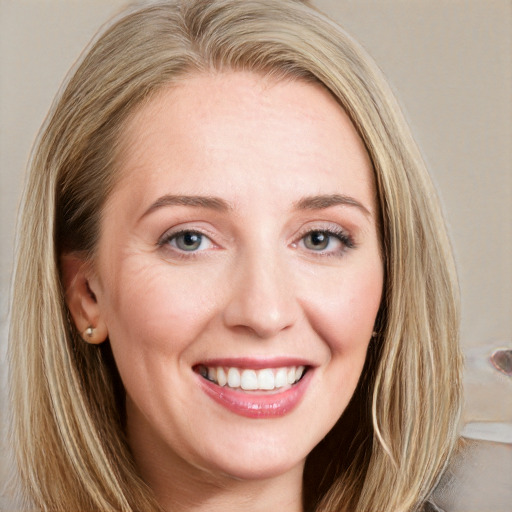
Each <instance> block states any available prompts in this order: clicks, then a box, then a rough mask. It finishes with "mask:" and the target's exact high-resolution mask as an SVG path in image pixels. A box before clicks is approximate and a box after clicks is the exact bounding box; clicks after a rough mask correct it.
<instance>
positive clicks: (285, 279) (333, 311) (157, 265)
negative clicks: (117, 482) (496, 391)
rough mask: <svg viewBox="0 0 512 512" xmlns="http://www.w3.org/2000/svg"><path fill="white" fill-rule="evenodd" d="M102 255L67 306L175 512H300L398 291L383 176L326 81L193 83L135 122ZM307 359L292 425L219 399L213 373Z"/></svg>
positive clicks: (72, 260) (149, 477)
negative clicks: (102, 353) (121, 395)
mask: <svg viewBox="0 0 512 512" xmlns="http://www.w3.org/2000/svg"><path fill="white" fill-rule="evenodd" d="M118 153H119V154H118V166H119V173H120V175H119V180H118V182H117V184H116V186H115V189H114V191H113V192H112V194H111V196H110V197H109V199H108V201H107V204H106V207H105V210H104V212H103V216H102V225H101V236H100V240H99V245H98V248H97V249H98V250H97V254H96V258H95V260H94V262H92V264H89V265H88V264H84V265H82V264H81V263H82V262H81V261H80V260H79V258H78V257H77V256H75V255H73V254H68V255H66V256H65V257H64V262H65V263H64V266H65V273H66V276H67V277H66V282H67V284H68V292H67V297H68V304H69V307H70V309H71V312H72V314H73V318H74V320H75V323H76V325H77V328H78V329H79V330H80V331H81V332H83V331H84V330H85V329H86V328H87V327H88V326H89V325H93V326H94V327H95V328H96V331H95V333H97V334H95V337H94V339H92V338H91V339H89V340H87V341H90V342H96V343H99V342H102V341H104V340H105V339H107V337H108V340H109V342H110V343H111V346H112V350H113V353H114V357H115V360H116V364H117V366H118V368H119V372H120V375H121V378H122V380H123V383H124V386H125V389H126V407H127V424H128V425H127V428H128V436H129V442H130V445H131V448H132V451H133V454H134V457H135V460H136V463H137V465H138V467H139V469H140V472H141V474H142V476H143V478H144V479H145V480H146V481H147V482H148V484H149V485H150V486H151V487H152V488H153V489H154V491H155V493H156V496H157V498H158V499H159V501H160V503H161V504H162V506H163V507H164V509H166V510H171V509H172V510H173V511H191V510H194V511H199V510H208V511H210V512H213V511H217V510H219V511H222V512H226V511H227V510H248V511H268V510H280V511H281V510H282V511H299V510H302V503H301V487H302V472H303V468H304V462H305V458H306V456H307V455H308V453H309V452H310V451H311V450H312V449H313V447H314V446H315V445H316V444H317V443H318V442H319V441H320V440H321V439H322V438H323V437H324V436H325V434H326V433H327V432H328V431H329V430H330V429H331V428H332V427H333V425H334V424H335V423H336V421H337V420H338V418H339V417H340V415H341V414H342V413H343V411H344V409H345V407H346V406H347V404H348V402H349V400H350V398H351V396H352V394H353V392H354V389H355V387H356V385H357V382H358V379H359V377H360V374H361V371H362V368H363V364H364V360H365V356H366V351H367V348H368V344H369V342H370V339H371V336H372V331H373V328H374V322H375V319H376V315H377V312H378V309H379V305H380V302H381V296H382V287H383V263H382V258H381V253H380V250H379V233H378V227H377V219H378V212H377V210H376V208H377V206H376V199H375V187H374V182H373V171H372V167H371V163H370V160H369V157H368V155H367V152H366V150H365V148H364V145H363V143H362V141H361V140H360V138H359V136H358V134H357V132H356V130H355V129H354V127H353V125H352V123H351V122H350V120H349V118H348V117H347V115H346V114H345V112H344V111H343V110H342V109H341V108H340V106H339V105H338V104H337V102H336V101H335V100H334V98H333V97H332V96H331V95H330V94H329V93H328V92H327V91H326V90H325V89H324V88H323V87H321V86H320V85H314V84H310V83H309V84H308V83H304V82H301V81H294V80H279V81H277V80H275V79H269V78H263V77H262V76H260V75H258V74H254V73H245V72H223V73H217V74H197V75H192V76H189V77H187V78H185V79H183V81H182V82H181V83H180V84H178V85H174V86H172V87H169V88H166V89H165V90H162V91H160V92H159V93H158V94H157V96H155V97H154V98H153V99H152V100H151V101H150V102H148V103H147V104H145V105H143V106H142V107H140V108H139V110H137V111H136V112H135V113H134V114H133V115H132V116H131V118H130V119H129V121H128V123H127V125H126V128H125V130H124V133H123V137H122V141H121V147H120V150H119V152H118ZM218 358H221V359H222V358H234V359H235V360H236V359H238V358H246V359H247V358H248V359H249V360H250V361H261V360H264V361H267V362H268V364H269V365H270V366H271V365H272V361H274V360H275V358H300V359H303V360H305V361H306V362H307V365H308V373H309V377H308V378H309V379H310V381H309V384H308V386H307V388H306V390H305V392H304V394H303V396H302V398H301V400H300V401H299V403H298V405H297V406H296V407H295V408H293V409H292V410H291V411H290V412H288V413H287V414H284V415H281V416H277V417H271V418H264V419H261V418H248V417H244V416H242V415H239V414H236V413H234V412H233V411H231V410H229V409H227V408H226V407H224V406H222V405H221V404H219V403H218V402H216V401H214V400H212V398H211V397H210V396H208V395H207V394H206V393H205V392H204V389H203V387H202V386H201V379H203V377H201V376H200V375H199V374H198V372H197V365H198V364H200V363H201V362H204V361H207V360H210V359H218Z"/></svg>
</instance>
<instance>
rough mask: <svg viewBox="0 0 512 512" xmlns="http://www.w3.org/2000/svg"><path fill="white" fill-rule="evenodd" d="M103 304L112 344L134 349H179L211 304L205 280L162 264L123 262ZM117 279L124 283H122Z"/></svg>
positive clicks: (203, 319)
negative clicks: (109, 293) (121, 269)
mask: <svg viewBox="0 0 512 512" xmlns="http://www.w3.org/2000/svg"><path fill="white" fill-rule="evenodd" d="M116 282H117V283H118V285H117V286H116V287H112V290H113V291H112V293H111V295H110V297H109V298H108V300H107V302H108V304H107V308H106V309H107V311H108V313H107V315H106V318H107V325H108V329H109V335H110V340H111V343H112V344H113V346H114V347H115V346H121V345H122V347H123V350H127V349H128V348H131V349H132V350H133V351H135V352H137V353H144V352H148V353H149V352H150V353H155V351H157V352H173V353H176V352H179V351H180V350H183V349H185V348H186V347H187V346H188V344H189V343H190V342H191V341H192V340H193V339H194V338H195V337H196V336H197V334H198V333H199V332H200V331H201V330H202V329H204V327H205V325H206V324H207V323H208V321H209V319H210V315H211V311H212V309H213V307H214V306H213V305H214V302H215V296H214V294H213V293H212V290H213V289H214V286H212V284H211V282H210V280H209V279H208V278H204V277H203V278H201V279H198V277H197V272H194V273H193V272H192V270H191V271H190V272H187V271H185V272H184V271H183V269H180V270H179V271H175V269H173V268H172V267H171V266H170V265H168V264H166V263H165V262H158V263H157V264H154V265H151V266H146V267H141V266H137V265H129V264H126V265H125V267H124V269H123V272H122V275H118V276H116ZM122 283H126V285H123V284H122Z"/></svg>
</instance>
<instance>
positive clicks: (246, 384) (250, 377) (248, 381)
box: [240, 370, 258, 391]
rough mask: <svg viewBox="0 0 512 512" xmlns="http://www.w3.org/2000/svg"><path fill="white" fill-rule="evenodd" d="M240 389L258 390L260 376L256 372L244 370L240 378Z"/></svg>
mask: <svg viewBox="0 0 512 512" xmlns="http://www.w3.org/2000/svg"><path fill="white" fill-rule="evenodd" d="M240 387H241V388H242V389H245V390H247V391H252V390H254V389H258V376H257V375H256V372H255V371H254V370H244V371H243V372H242V375H241V377H240Z"/></svg>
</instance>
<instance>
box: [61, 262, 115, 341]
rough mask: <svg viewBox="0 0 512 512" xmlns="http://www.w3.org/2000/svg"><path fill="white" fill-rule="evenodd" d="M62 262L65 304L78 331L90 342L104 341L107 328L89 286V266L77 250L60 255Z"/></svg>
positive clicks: (90, 272)
mask: <svg viewBox="0 0 512 512" xmlns="http://www.w3.org/2000/svg"><path fill="white" fill-rule="evenodd" d="M60 264H61V273H62V285H63V287H64V292H65V298H66V304H67V306H68V309H69V312H70V313H71V316H72V318H73V322H74V323H75V326H76V328H77V330H78V332H79V333H80V334H81V336H82V338H83V339H84V340H85V341H86V342H87V343H92V344H99V343H102V342H104V341H105V340H106V339H107V336H108V329H107V325H106V323H105V321H104V319H103V316H102V314H101V310H100V307H99V305H98V301H97V298H96V295H95V294H94V292H93V291H92V290H91V287H90V279H91V276H92V275H93V274H92V271H91V267H90V265H89V264H88V263H86V262H85V261H84V260H83V258H81V257H79V256H78V255H77V254H76V253H65V254H63V255H61V258H60Z"/></svg>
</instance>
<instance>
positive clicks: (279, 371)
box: [194, 364, 307, 392]
mask: <svg viewBox="0 0 512 512" xmlns="http://www.w3.org/2000/svg"><path fill="white" fill-rule="evenodd" d="M194 371H195V372H196V373H198V374H199V375H201V377H203V378H204V379H206V380H208V381H210V382H213V383H214V384H216V385H217V386H220V387H226V388H229V389H233V390H242V391H279V392H281V391H285V390H286V389H288V388H290V387H291V386H293V385H294V384H297V382H299V381H300V380H301V379H302V377H303V376H304V375H305V373H306V372H307V367H305V366H285V367H281V368H262V369H259V370H253V369H247V368H236V367H225V366H206V365H203V364H199V365H197V366H196V367H194Z"/></svg>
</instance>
